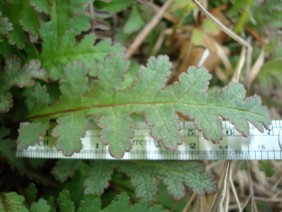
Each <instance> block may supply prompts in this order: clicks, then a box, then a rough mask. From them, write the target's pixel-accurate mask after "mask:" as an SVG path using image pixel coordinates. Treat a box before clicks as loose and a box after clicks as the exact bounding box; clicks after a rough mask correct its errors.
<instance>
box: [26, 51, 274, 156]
mask: <svg viewBox="0 0 282 212" xmlns="http://www.w3.org/2000/svg"><path fill="white" fill-rule="evenodd" d="M73 66H74V67H75V68H74V69H73V70H76V71H78V69H79V67H80V66H79V65H73ZM122 67H124V69H123V68H122ZM80 68H81V69H82V70H81V76H80V78H75V77H69V76H68V75H66V76H65V78H64V79H63V80H62V81H61V88H62V86H66V83H68V85H72V84H73V83H74V84H75V82H77V80H79V79H82V81H80V84H79V85H81V88H82V89H80V86H73V87H72V88H71V89H72V93H73V94H74V95H73V97H71V98H70V96H69V95H70V94H68V93H67V92H66V91H64V90H62V89H61V90H62V93H63V95H62V98H61V100H60V101H59V102H57V103H55V104H53V106H49V107H45V108H41V109H40V110H37V111H34V112H33V113H32V114H31V115H30V118H37V119H38V118H44V119H46V118H48V119H49V118H54V117H58V116H59V117H60V118H59V119H58V120H59V121H58V122H59V123H60V122H62V120H64V121H63V122H64V123H62V124H61V125H65V130H62V131H61V133H60V136H62V137H64V136H68V135H64V133H66V134H68V132H71V131H72V130H73V131H74V132H75V131H76V130H75V128H76V127H75V128H72V127H74V126H78V125H79V124H82V123H84V121H83V119H84V118H86V117H87V116H93V117H95V118H96V119H97V123H98V126H99V127H101V128H102V130H101V134H100V138H101V141H102V142H103V144H109V151H110V154H111V155H112V156H114V157H116V158H122V157H123V155H124V152H125V151H129V150H130V148H131V140H130V139H131V138H132V136H133V127H132V126H134V121H133V120H132V119H131V115H132V114H136V113H137V114H141V115H143V116H144V118H145V121H146V123H147V124H148V125H149V126H151V134H152V136H153V137H154V138H155V139H156V140H157V141H159V142H161V143H162V144H163V145H164V146H165V147H166V148H169V149H175V148H176V147H177V144H180V143H182V142H183V139H182V136H181V134H180V133H179V130H180V124H179V123H180V120H179V117H178V115H177V113H181V114H183V115H185V116H188V117H190V118H191V119H193V120H194V122H195V124H196V126H197V128H198V129H199V130H201V131H203V135H204V137H205V138H207V139H208V140H211V141H213V142H218V141H220V139H222V136H223V135H222V125H221V119H220V117H223V118H225V119H228V120H229V121H230V122H232V123H234V124H235V127H236V129H237V130H238V131H240V132H241V133H242V134H243V135H246V136H247V135H248V134H249V122H251V123H252V124H253V125H254V126H255V127H256V128H258V129H259V130H260V131H263V129H264V127H267V126H268V125H269V124H270V117H269V114H268V111H267V110H266V108H265V107H262V106H261V99H260V98H259V97H258V96H254V97H248V98H246V91H245V90H244V88H243V86H242V85H241V84H235V83H230V84H229V85H228V86H226V87H225V88H224V89H223V90H222V91H220V92H209V91H207V89H208V84H209V80H210V79H211V75H210V74H209V73H208V72H207V70H206V69H204V68H195V67H191V68H190V69H189V70H188V71H187V72H186V73H183V74H182V75H181V76H180V79H179V82H176V83H174V84H172V85H169V86H167V85H166V81H167V79H168V77H169V75H170V68H171V63H170V62H169V60H168V57H166V56H159V57H158V58H154V57H152V58H150V59H149V60H148V63H147V65H146V66H141V67H140V69H139V73H138V76H137V77H136V78H135V80H133V82H132V84H131V86H127V87H125V88H123V86H121V85H123V84H124V81H125V80H124V75H125V76H126V70H127V68H128V65H127V63H126V62H124V61H123V58H122V57H121V56H116V55H113V56H110V57H107V58H106V59H105V60H104V61H103V62H101V61H100V62H99V61H98V62H97V63H96V65H95V71H96V76H97V77H98V79H97V80H96V81H94V83H93V79H92V80H91V83H90V82H89V87H91V90H89V91H88V92H87V93H85V92H82V93H81V91H83V86H84V84H83V80H86V79H84V78H85V76H84V75H85V74H86V72H85V71H83V67H82V66H81V67H80ZM85 82H86V81H85ZM62 99H63V100H62ZM81 112H83V113H82V115H80V118H79V119H78V120H77V123H74V122H75V120H74V122H73V123H74V125H68V126H67V122H68V121H69V120H70V114H74V116H75V114H76V113H81ZM78 122H79V124H78ZM83 125H84V126H85V125H86V123H84V124H83ZM66 126H67V127H66ZM60 128H61V127H60ZM56 130H57V129H56ZM54 135H56V137H58V133H55V134H54ZM82 135H83V127H82V128H80V131H79V133H77V134H76V133H72V136H73V137H69V136H68V139H64V140H65V142H64V145H61V144H62V140H59V145H58V146H59V147H60V149H61V150H62V151H63V152H64V153H67V155H71V154H72V153H73V152H75V151H79V148H80V145H81V144H80V138H81V136H82ZM69 147H72V148H69Z"/></svg>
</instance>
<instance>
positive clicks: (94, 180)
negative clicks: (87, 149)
mask: <svg viewBox="0 0 282 212" xmlns="http://www.w3.org/2000/svg"><path fill="white" fill-rule="evenodd" d="M94 164H95V165H94V166H93V167H92V169H90V171H89V175H88V177H87V178H86V179H85V181H84V188H85V189H84V192H85V193H86V194H94V195H99V194H102V193H103V192H104V189H105V188H107V187H108V185H109V181H110V179H111V176H112V174H113V172H114V163H108V162H106V161H99V162H96V163H94Z"/></svg>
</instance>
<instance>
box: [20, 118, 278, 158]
mask: <svg viewBox="0 0 282 212" xmlns="http://www.w3.org/2000/svg"><path fill="white" fill-rule="evenodd" d="M134 130H135V131H134V138H133V139H132V140H131V142H132V149H131V151H130V152H126V153H125V154H124V157H123V158H122V160H281V159H282V120H274V121H272V123H271V125H270V126H269V130H265V131H264V133H261V132H259V131H258V130H257V129H256V128H255V127H254V126H252V125H251V124H250V135H249V136H248V137H243V136H242V135H241V134H240V133H239V132H237V131H236V130H235V128H234V126H233V125H232V124H230V123H229V122H226V121H225V122H223V134H224V137H223V140H221V142H220V143H219V144H213V143H211V142H210V141H207V140H205V139H204V137H203V135H202V133H201V132H199V131H197V130H196V129H195V126H194V124H193V123H192V122H182V123H181V133H182V134H183V139H184V140H183V144H181V145H179V146H177V149H176V150H168V149H166V148H164V147H163V145H162V144H159V143H158V142H157V141H155V140H154V139H153V138H152V137H151V136H150V130H149V128H148V127H147V126H146V125H145V124H140V125H138V127H136V128H135V129H134ZM81 140H82V149H81V151H80V152H78V153H74V154H73V155H72V156H70V157H68V156H64V155H63V154H62V152H61V151H58V150H57V149H56V147H55V145H56V142H55V141H54V139H53V140H52V139H51V138H50V137H48V136H45V137H41V138H40V139H39V141H38V143H37V145H35V146H30V147H28V148H27V149H19V148H18V149H17V152H16V154H17V157H29V158H63V159H64V158H65V159H68V158H69V159H75V158H76V159H115V158H113V157H112V156H111V155H110V154H109V152H108V146H105V145H103V144H102V143H101V142H100V140H99V130H98V129H97V130H88V131H87V133H86V136H85V137H84V138H82V139H81Z"/></svg>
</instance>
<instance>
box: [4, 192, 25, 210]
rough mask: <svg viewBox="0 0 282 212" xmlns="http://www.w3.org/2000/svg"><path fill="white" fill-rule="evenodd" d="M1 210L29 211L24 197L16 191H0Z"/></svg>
mask: <svg viewBox="0 0 282 212" xmlns="http://www.w3.org/2000/svg"><path fill="white" fill-rule="evenodd" d="M0 211H10V212H18V211H22V212H27V211H28V210H27V208H26V206H25V205H24V197H23V196H21V195H19V194H17V193H16V192H9V193H0Z"/></svg>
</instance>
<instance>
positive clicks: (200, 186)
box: [84, 161, 216, 201]
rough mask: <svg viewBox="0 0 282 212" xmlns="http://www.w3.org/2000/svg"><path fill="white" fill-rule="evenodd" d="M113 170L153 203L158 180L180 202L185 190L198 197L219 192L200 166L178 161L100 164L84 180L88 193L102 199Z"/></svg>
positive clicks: (139, 194)
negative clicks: (187, 188)
mask: <svg viewBox="0 0 282 212" xmlns="http://www.w3.org/2000/svg"><path fill="white" fill-rule="evenodd" d="M113 169H117V170H119V171H121V172H124V173H125V174H127V175H128V176H129V177H130V180H131V182H132V185H133V186H134V187H135V192H136V196H137V197H138V198H142V199H146V200H147V201H154V200H155V199H156V195H157V192H158V184H159V180H161V181H163V183H164V184H165V185H166V187H167V190H168V192H169V194H170V195H172V196H173V197H174V198H175V199H181V198H183V197H184V195H185V190H186V187H189V188H191V189H192V190H193V191H194V192H195V193H197V194H200V195H202V194H205V193H212V192H214V191H215V190H216V185H215V182H214V180H213V179H212V178H211V177H210V176H208V175H206V174H205V173H204V169H203V166H202V164H201V163H198V162H179V161H158V162H155V161H116V162H113V161H97V162H94V163H93V168H92V169H91V170H90V172H89V176H88V178H87V179H86V180H85V182H84V185H85V188H86V189H85V193H86V194H95V195H99V194H102V193H103V190H104V189H105V188H106V187H107V186H108V182H109V180H110V179H111V175H112V173H113Z"/></svg>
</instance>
